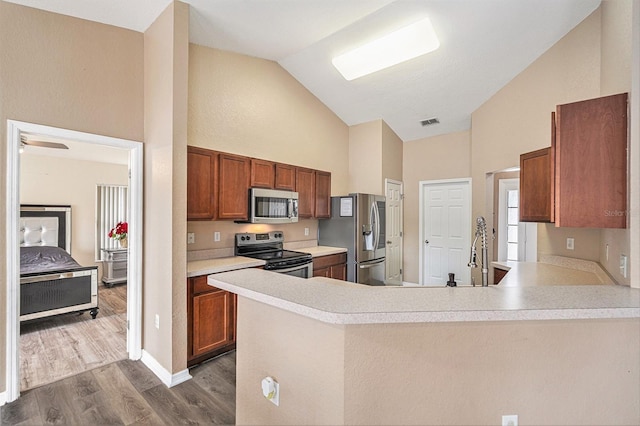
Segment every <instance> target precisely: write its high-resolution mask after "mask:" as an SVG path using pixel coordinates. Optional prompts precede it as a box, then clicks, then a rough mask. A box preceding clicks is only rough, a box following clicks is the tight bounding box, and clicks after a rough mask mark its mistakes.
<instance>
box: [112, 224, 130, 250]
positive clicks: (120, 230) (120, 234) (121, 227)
mask: <svg viewBox="0 0 640 426" xmlns="http://www.w3.org/2000/svg"><path fill="white" fill-rule="evenodd" d="M128 232H129V225H128V224H127V222H118V223H117V224H116V226H114V227H113V228H111V231H109V238H113V239H114V240H118V242H119V243H120V247H122V248H127V245H128V242H127V233H128Z"/></svg>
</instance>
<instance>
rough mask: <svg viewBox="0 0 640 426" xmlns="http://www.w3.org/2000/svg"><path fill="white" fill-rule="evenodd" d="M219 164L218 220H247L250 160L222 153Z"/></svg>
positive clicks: (219, 156)
mask: <svg viewBox="0 0 640 426" xmlns="http://www.w3.org/2000/svg"><path fill="white" fill-rule="evenodd" d="M218 162H219V164H218V168H219V179H218V183H219V196H218V201H219V202H218V218H219V219H235V220H247V219H248V218H249V216H248V214H249V213H248V206H249V180H250V173H251V172H250V168H251V167H250V160H249V158H247V157H241V156H238V155H231V154H225V153H220V154H219V155H218Z"/></svg>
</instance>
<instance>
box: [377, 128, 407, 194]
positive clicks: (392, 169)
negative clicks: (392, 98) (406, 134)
mask: <svg viewBox="0 0 640 426" xmlns="http://www.w3.org/2000/svg"><path fill="white" fill-rule="evenodd" d="M381 122H382V129H381V130H382V176H381V177H380V181H381V182H380V186H381V192H380V194H383V195H384V194H386V188H385V186H384V181H385V179H393V180H398V181H401V180H402V151H403V148H404V143H403V142H402V139H400V138H399V137H398V135H396V133H395V132H394V131H393V130H392V129H391V127H389V125H388V124H387V123H385V122H384V121H382V120H381Z"/></svg>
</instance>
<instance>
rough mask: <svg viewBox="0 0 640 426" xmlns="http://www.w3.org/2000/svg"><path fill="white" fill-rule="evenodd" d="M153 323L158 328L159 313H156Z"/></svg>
mask: <svg viewBox="0 0 640 426" xmlns="http://www.w3.org/2000/svg"><path fill="white" fill-rule="evenodd" d="M154 324H155V326H156V328H157V329H158V330H160V315H158V314H156V319H155V320H154Z"/></svg>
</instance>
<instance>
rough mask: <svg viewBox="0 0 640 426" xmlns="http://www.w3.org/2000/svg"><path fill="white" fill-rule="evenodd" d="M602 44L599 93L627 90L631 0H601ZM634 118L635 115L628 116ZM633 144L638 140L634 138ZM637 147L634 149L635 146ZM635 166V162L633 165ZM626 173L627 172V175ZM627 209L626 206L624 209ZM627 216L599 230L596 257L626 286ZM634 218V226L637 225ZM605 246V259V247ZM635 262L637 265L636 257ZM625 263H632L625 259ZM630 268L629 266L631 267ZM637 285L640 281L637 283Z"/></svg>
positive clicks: (610, 93)
mask: <svg viewBox="0 0 640 426" xmlns="http://www.w3.org/2000/svg"><path fill="white" fill-rule="evenodd" d="M601 9H602V45H601V58H602V62H601V65H600V94H601V95H602V96H605V95H613V94H616V93H623V92H631V19H632V10H631V9H632V3H631V1H628V0H625V1H619V0H617V1H612V0H608V1H603V2H602V6H601ZM631 118H632V119H635V120H637V119H638V117H635V118H634V117H633V116H631ZM633 143H634V146H635V147H637V146H638V144H639V143H640V141H634V142H633ZM636 149H637V148H636ZM635 167H638V165H635ZM629 176H630V174H629ZM629 185H640V182H638V181H636V182H632V181H629ZM629 211H630V209H629V208H627V212H629ZM629 217H630V215H629V214H627V229H603V230H602V232H601V243H600V246H599V250H598V255H599V258H598V260H599V261H600V263H601V264H602V265H604V267H605V268H606V269H607V270H608V271H609V273H610V274H611V275H612V276H613V278H614V279H615V280H616V281H617V282H619V283H621V284H626V285H629V284H630V282H631V280H630V276H629V274H627V277H626V278H625V277H624V276H623V275H622V274H621V273H620V268H619V265H620V255H621V254H625V255H626V256H629V254H630V248H631V247H630V238H631V232H630V229H629V226H630V221H629V220H628V219H629ZM638 225H639V224H638V221H636V223H635V226H638ZM607 246H609V257H608V258H607V250H606V247H607ZM635 264H636V265H637V264H638V259H636V261H635ZM629 265H633V263H632V262H629ZM631 267H633V266H631ZM637 285H638V286H640V284H637Z"/></svg>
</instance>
